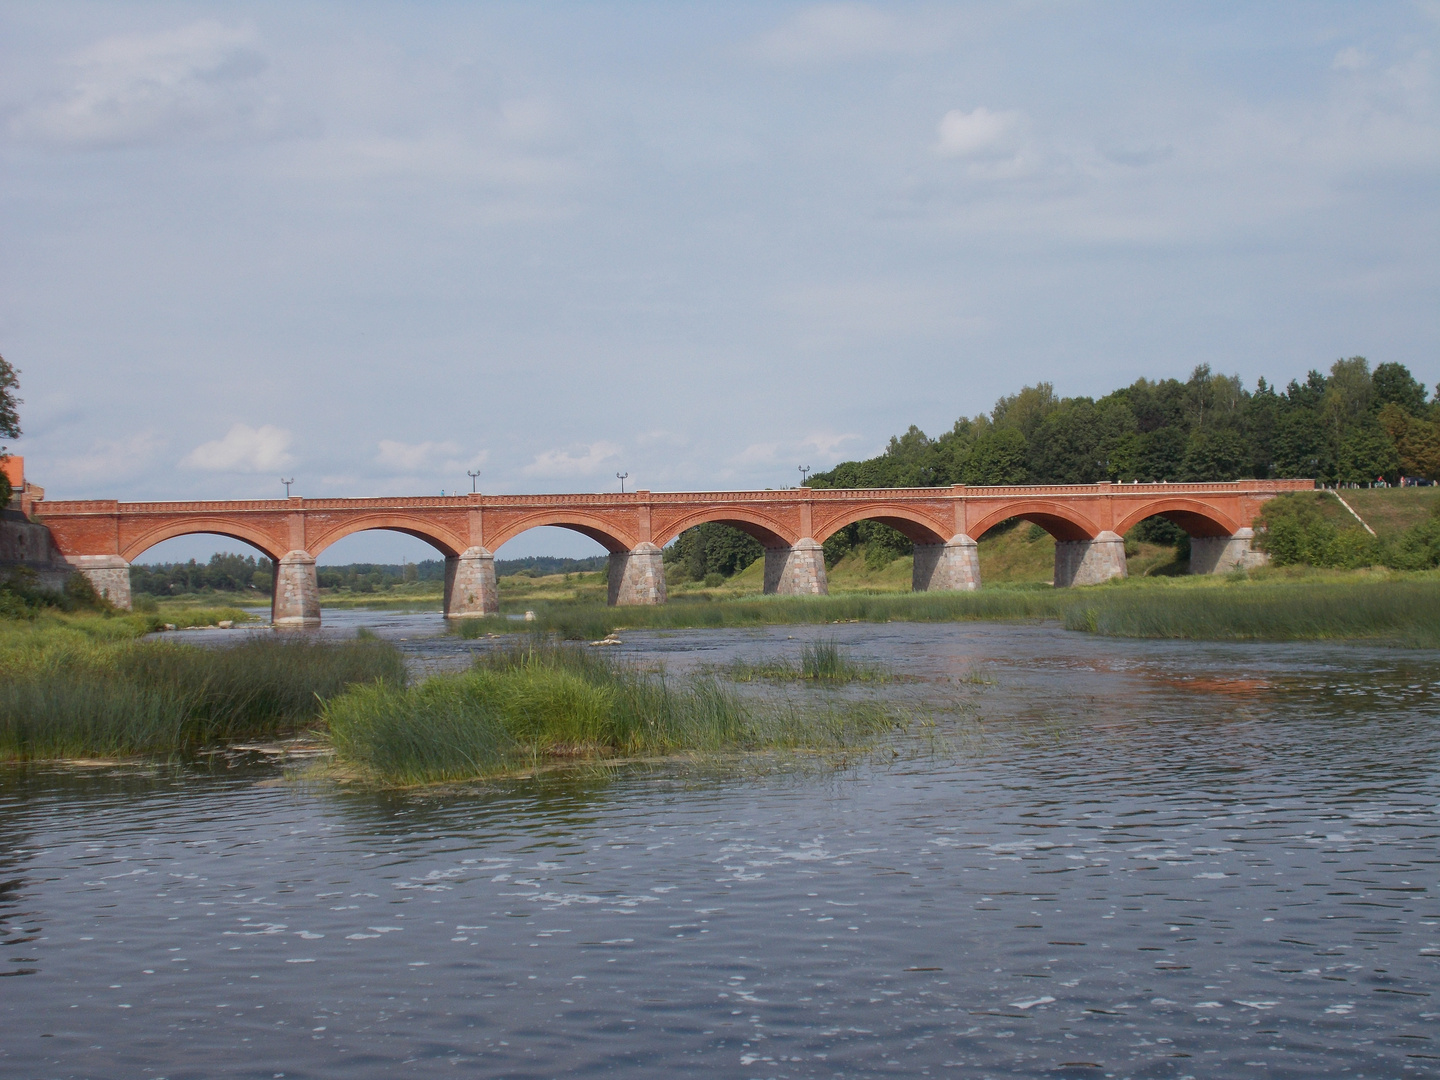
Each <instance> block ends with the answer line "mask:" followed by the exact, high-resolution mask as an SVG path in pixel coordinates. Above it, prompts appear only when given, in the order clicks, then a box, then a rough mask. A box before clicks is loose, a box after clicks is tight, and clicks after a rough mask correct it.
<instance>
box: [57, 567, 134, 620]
mask: <svg viewBox="0 0 1440 1080" xmlns="http://www.w3.org/2000/svg"><path fill="white" fill-rule="evenodd" d="M65 561H66V562H68V563H69V564H70V565H71V566H72V567H73V568H74V569H75V572H76V573H78V574H84V575H85V576H86V577H87V578H89V579H90V584H91V585H93V586H95V591H96V592H97V593H99V594H100V595H101V596H103V597H104V598H105V599H106V600H108V601H110V603H112V604H114V605H115V606H116V607H117V608H122V609H124V610H125V611H129V610H130V564H129V563H128V562H126V561H125V560H124V559H122V558H120V556H119V555H72V556H70V558H68V559H66V560H65Z"/></svg>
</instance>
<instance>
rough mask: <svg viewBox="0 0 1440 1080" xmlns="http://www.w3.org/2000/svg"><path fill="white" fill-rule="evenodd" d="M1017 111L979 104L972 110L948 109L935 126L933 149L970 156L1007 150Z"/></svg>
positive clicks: (946, 154) (1016, 121)
mask: <svg viewBox="0 0 1440 1080" xmlns="http://www.w3.org/2000/svg"><path fill="white" fill-rule="evenodd" d="M1019 118H1020V114H1019V113H1014V112H991V111H990V110H989V109H987V108H985V106H983V105H981V106H979V107H977V108H976V109H974V110H972V111H971V112H968V113H967V112H961V111H960V110H959V109H951V110H950V111H949V112H947V113H946V114H945V115H944V116H942V117H941V118H940V123H939V124H938V125H937V128H936V134H937V138H936V141H935V152H936V153H937V154H940V155H941V156H943V157H972V156H974V155H977V154H987V153H994V152H996V151H998V150H1004V149H1006V148H1007V147H1008V146H1009V145H1010V142H1011V137H1012V135H1013V133H1014V131H1015V128H1016V125H1017V124H1018V122H1019Z"/></svg>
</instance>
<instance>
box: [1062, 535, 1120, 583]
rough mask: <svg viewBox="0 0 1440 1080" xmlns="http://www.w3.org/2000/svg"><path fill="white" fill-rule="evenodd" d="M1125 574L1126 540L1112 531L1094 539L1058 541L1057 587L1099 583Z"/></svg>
mask: <svg viewBox="0 0 1440 1080" xmlns="http://www.w3.org/2000/svg"><path fill="white" fill-rule="evenodd" d="M1125 573H1126V570H1125V541H1124V540H1123V539H1121V538H1120V537H1119V536H1118V535H1116V534H1115V533H1113V532H1110V531H1108V530H1107V531H1105V532H1102V533H1101V534H1100V535H1099V536H1097V537H1095V539H1093V540H1056V541H1055V587H1056V588H1064V587H1067V586H1070V585H1099V584H1100V583H1101V582H1102V581H1109V580H1110V579H1111V578H1117V577H1124V576H1125Z"/></svg>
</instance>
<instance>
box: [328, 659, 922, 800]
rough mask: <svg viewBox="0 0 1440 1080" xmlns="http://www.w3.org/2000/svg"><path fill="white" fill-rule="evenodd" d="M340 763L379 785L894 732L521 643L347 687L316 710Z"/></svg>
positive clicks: (859, 712) (841, 712)
mask: <svg viewBox="0 0 1440 1080" xmlns="http://www.w3.org/2000/svg"><path fill="white" fill-rule="evenodd" d="M324 719H325V721H326V723H327V724H328V726H329V729H330V737H331V740H332V741H333V743H334V746H335V750H336V753H337V755H338V756H339V758H340V760H341V761H343V762H345V763H347V764H349V765H351V766H354V767H356V768H358V769H360V770H361V771H362V772H363V773H365V774H367V775H368V776H371V777H374V778H378V779H380V780H383V781H386V782H389V783H400V784H408V783H424V782H431V781H438V780H460V779H468V778H471V777H477V776H485V775H494V774H499V773H504V772H508V771H513V770H515V769H519V768H526V767H533V766H534V765H536V764H539V763H541V762H542V761H556V760H573V759H583V758H605V757H615V756H632V755H640V754H644V755H652V756H653V755H664V754H673V753H686V752H699V753H706V752H718V751H727V750H762V749H843V748H849V747H859V746H862V745H864V744H866V743H867V742H868V741H869V740H871V739H873V738H874V737H875V736H877V735H879V734H881V733H884V732H888V731H893V730H895V729H896V728H897V727H900V726H903V724H904V721H903V719H902V718H901V716H900V715H899V714H898V713H897V712H896V710H895V709H894V708H892V707H890V706H887V705H885V704H883V703H879V702H853V701H828V700H827V701H825V702H821V703H807V704H806V705H804V706H800V705H797V704H796V703H794V702H789V701H763V700H761V701H757V700H751V699H749V698H741V697H740V696H739V695H738V694H736V693H735V691H733V690H732V689H730V688H728V687H726V686H725V685H724V683H723V682H721V681H720V680H719V679H717V678H715V677H714V676H713V675H700V676H696V677H693V678H689V679H685V680H682V681H678V682H676V681H672V680H670V679H667V678H666V677H665V676H664V674H663V673H655V672H646V671H641V670H639V669H637V668H635V667H632V666H629V665H626V664H624V663H622V662H620V661H618V660H615V659H614V658H612V657H610V656H606V655H602V654H597V653H592V652H588V651H586V650H582V649H576V648H573V647H567V646H563V645H553V644H545V643H543V642H539V641H536V640H533V639H532V640H531V641H529V642H527V643H526V644H524V645H520V646H516V647H514V648H511V649H507V650H503V651H498V652H495V653H491V654H487V655H485V656H482V657H480V658H478V659H477V661H476V663H475V665H474V666H473V667H472V668H471V669H470V670H469V671H466V672H464V673H463V674H459V675H438V676H434V677H432V678H430V679H427V680H426V681H424V682H422V683H420V684H418V685H416V686H412V687H408V688H405V689H401V688H399V687H396V686H393V685H383V684H374V685H366V686H358V687H354V688H352V689H351V690H350V691H348V692H347V693H345V694H343V695H341V696H340V697H337V698H335V699H333V700H331V701H329V702H327V703H326V706H325V710H324Z"/></svg>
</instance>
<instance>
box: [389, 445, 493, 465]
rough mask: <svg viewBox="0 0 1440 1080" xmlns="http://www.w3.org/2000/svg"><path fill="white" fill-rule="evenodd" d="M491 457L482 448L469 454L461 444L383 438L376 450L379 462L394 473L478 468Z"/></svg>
mask: <svg viewBox="0 0 1440 1080" xmlns="http://www.w3.org/2000/svg"><path fill="white" fill-rule="evenodd" d="M489 456H490V454H489V452H488V451H485V450H481V451H479V452H477V453H474V454H469V455H466V454H465V452H464V450H463V449H462V448H461V446H460V444H459V443H455V442H450V441H448V440H447V441H445V442H420V443H406V442H398V441H396V440H395V439H381V440H380V442H379V444H378V446H377V447H376V452H375V464H376V465H378V466H380V468H381V469H383V470H385V471H386V472H390V473H426V472H437V471H438V472H456V471H459V470H463V469H478V468H479V467H480V466H481V465H483V464H485V461H486V459H487V458H488V457H489Z"/></svg>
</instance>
